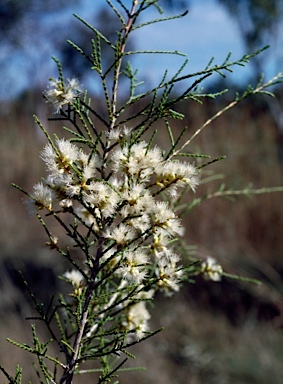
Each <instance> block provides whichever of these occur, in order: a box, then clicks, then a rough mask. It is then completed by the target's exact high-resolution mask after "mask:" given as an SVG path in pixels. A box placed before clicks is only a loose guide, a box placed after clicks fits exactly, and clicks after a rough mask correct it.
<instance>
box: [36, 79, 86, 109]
mask: <svg viewBox="0 0 283 384" xmlns="http://www.w3.org/2000/svg"><path fill="white" fill-rule="evenodd" d="M81 93H82V88H81V86H80V85H79V82H78V80H77V79H67V81H66V83H63V82H62V81H60V80H59V79H55V80H53V79H52V80H50V82H49V86H48V89H47V90H46V91H45V92H44V93H43V94H44V96H45V98H46V101H47V102H49V103H50V104H51V105H52V106H53V107H54V109H55V113H58V112H59V111H60V109H62V107H63V106H64V105H67V104H72V103H73V102H74V100H75V98H76V97H78V96H79V95H80V94H81Z"/></svg>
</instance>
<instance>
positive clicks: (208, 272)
mask: <svg viewBox="0 0 283 384" xmlns="http://www.w3.org/2000/svg"><path fill="white" fill-rule="evenodd" d="M201 273H202V274H203V275H204V276H205V277H206V278H207V279H210V280H213V281H220V280H221V276H222V273H223V269H222V267H221V265H219V264H217V262H216V260H215V259H214V258H213V257H210V256H208V258H207V259H206V261H203V262H202V263H201Z"/></svg>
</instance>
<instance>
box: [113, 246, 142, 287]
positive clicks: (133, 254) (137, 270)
mask: <svg viewBox="0 0 283 384" xmlns="http://www.w3.org/2000/svg"><path fill="white" fill-rule="evenodd" d="M147 263H148V256H147V254H146V253H145V252H144V251H143V250H141V249H136V250H131V249H129V250H127V251H125V252H124V255H123V258H122V261H121V264H120V266H119V268H118V269H117V274H118V275H119V276H121V277H122V278H123V279H126V280H128V281H130V282H132V283H134V284H140V283H141V282H142V281H143V280H144V278H145V277H146V275H147V272H146V270H145V265H146V264H147Z"/></svg>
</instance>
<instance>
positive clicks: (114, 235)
mask: <svg viewBox="0 0 283 384" xmlns="http://www.w3.org/2000/svg"><path fill="white" fill-rule="evenodd" d="M104 237H105V238H106V239H112V240H114V241H115V242H116V243H117V244H118V245H125V244H127V243H128V242H129V241H131V240H133V239H134V238H135V237H136V232H135V230H134V229H133V228H131V227H129V226H128V225H126V224H123V223H121V224H119V225H118V226H117V227H115V228H113V229H107V230H106V231H105V232H104Z"/></svg>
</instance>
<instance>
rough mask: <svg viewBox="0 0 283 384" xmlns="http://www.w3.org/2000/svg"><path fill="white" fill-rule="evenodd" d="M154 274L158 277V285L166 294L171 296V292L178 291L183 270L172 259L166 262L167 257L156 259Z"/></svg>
mask: <svg viewBox="0 0 283 384" xmlns="http://www.w3.org/2000/svg"><path fill="white" fill-rule="evenodd" d="M155 274H156V276H157V278H158V283H157V284H158V287H159V289H160V290H161V291H162V292H164V293H165V295H166V296H171V295H172V294H173V292H176V291H179V284H180V281H181V277H182V275H183V271H182V270H181V269H180V267H177V265H176V263H174V262H173V260H171V262H168V260H167V258H160V259H159V260H158V261H157V266H156V269H155Z"/></svg>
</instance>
